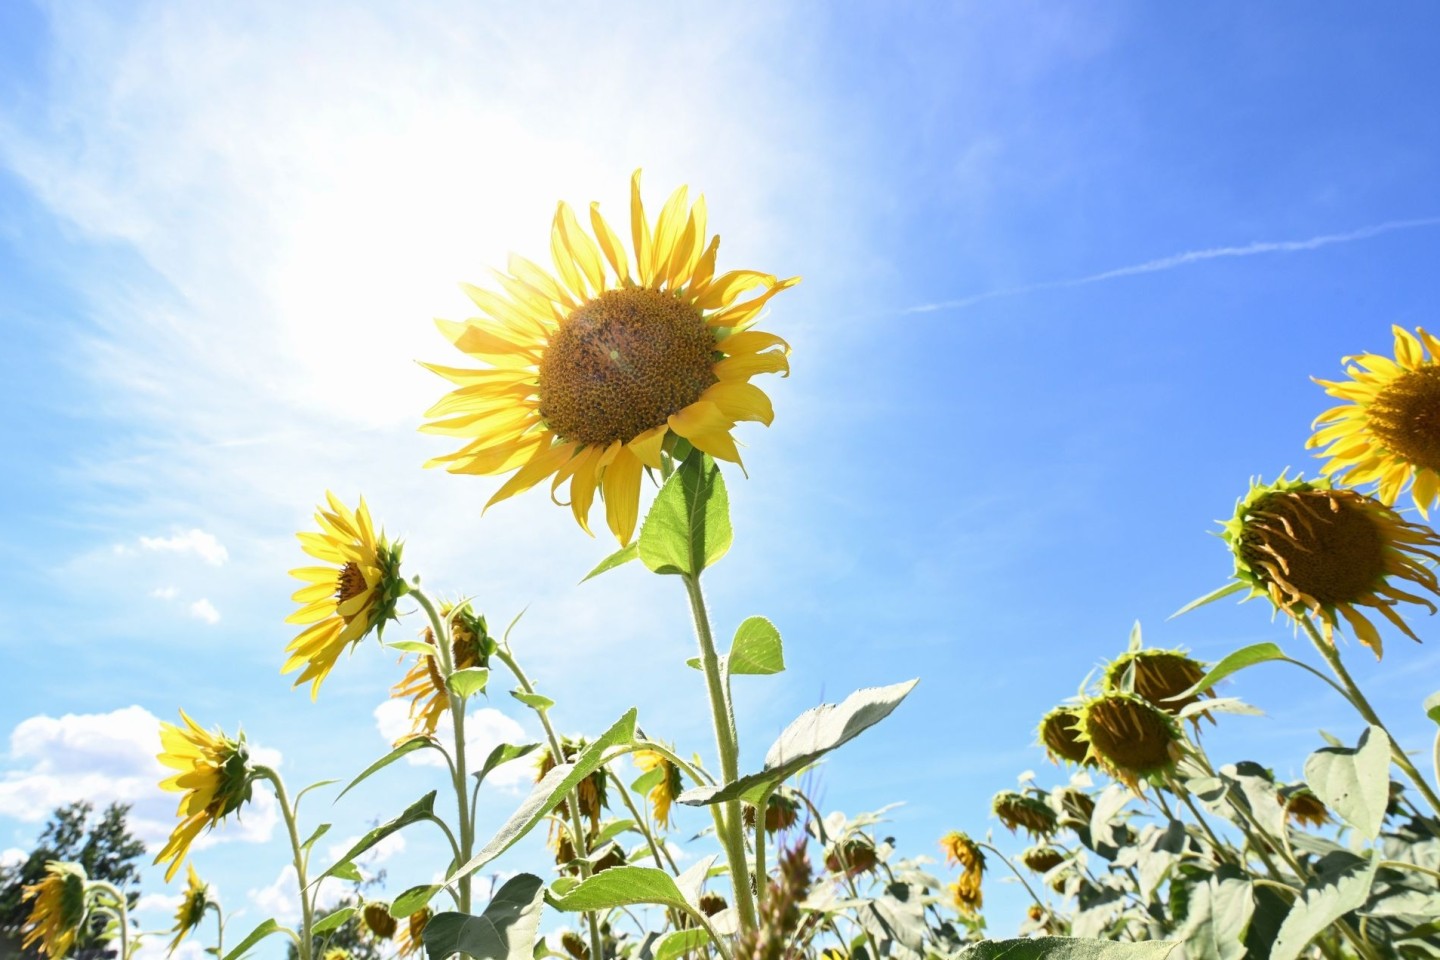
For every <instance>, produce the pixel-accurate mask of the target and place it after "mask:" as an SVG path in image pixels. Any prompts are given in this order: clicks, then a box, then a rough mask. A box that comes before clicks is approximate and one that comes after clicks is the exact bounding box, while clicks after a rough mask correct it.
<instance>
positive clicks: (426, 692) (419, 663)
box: [390, 604, 494, 740]
mask: <svg viewBox="0 0 1440 960" xmlns="http://www.w3.org/2000/svg"><path fill="white" fill-rule="evenodd" d="M440 612H441V614H442V615H443V616H444V617H445V618H447V619H449V621H450V657H451V660H450V662H451V663H452V664H453V665H454V667H455V669H456V670H466V669H469V668H470V667H484V666H487V665H488V663H489V656H490V653H491V651H492V650H493V644H494V641H493V640H491V639H490V635H489V633H487V632H486V629H485V618H484V617H477V616H475V614H474V612H473V611H472V610H471V609H470V605H469V604H465V605H463V606H461V607H460V609H459V610H452V608H451V607H450V605H448V604H443V605H442V606H441V608H440ZM421 638H422V639H423V640H424V641H425V642H426V643H428V644H430V646H432V647H433V646H434V645H435V632H434V631H433V630H431V629H430V628H429V627H426V628H425V631H424V633H423V634H422V635H421ZM390 697H391V699H393V700H405V699H409V700H410V701H411V703H410V733H409V734H407V735H406V736H405V737H404V738H403V739H406V740H409V739H410V738H411V737H417V736H424V737H429V736H433V735H434V734H435V728H436V727H437V726H439V724H440V718H441V717H443V716H444V715H445V712H446V711H447V710H449V709H450V691H449V690H448V689H447V688H446V686H445V678H444V677H442V676H441V675H440V664H439V662H438V661H437V659H436V657H435V656H434V654H428V653H422V654H420V655H419V656H417V657H416V659H415V662H414V663H413V664H411V665H410V669H409V670H408V671H406V673H405V676H404V678H402V679H401V681H400V682H399V683H397V684H395V686H393V687H391V688H390Z"/></svg>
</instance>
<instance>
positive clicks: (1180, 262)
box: [900, 217, 1440, 314]
mask: <svg viewBox="0 0 1440 960" xmlns="http://www.w3.org/2000/svg"><path fill="white" fill-rule="evenodd" d="M1437 226H1440V217H1418V218H1416V219H1413V220H1388V221H1386V222H1385V223H1377V224H1373V225H1371V226H1368V227H1361V228H1359V229H1358V230H1351V231H1349V232H1347V233H1323V234H1321V235H1319V236H1316V237H1310V238H1308V239H1305V240H1257V241H1254V242H1252V243H1246V244H1241V245H1239V246H1228V247H1209V248H1207V249H1204V250H1187V251H1186V252H1184V253H1176V254H1172V255H1170V256H1168V257H1160V258H1159V259H1156V260H1146V261H1145V262H1144V263H1135V264H1131V265H1130V266H1126V267H1116V268H1115V269H1113V270H1105V271H1103V272H1101V273H1092V274H1090V275H1088V276H1084V277H1071V278H1069V279H1066V280H1045V281H1041V282H1040V283H1027V284H1024V285H1022V286H1018V287H1005V288H1003V289H1000V290H987V291H985V292H984V293H976V294H972V295H971V296H968V297H960V298H958V299H955V300H940V301H938V302H935V303H922V304H918V305H916V306H913V307H907V308H905V309H904V310H902V311H900V312H901V313H902V314H912V313H936V312H938V311H942V310H964V309H966V308H967V307H973V306H975V305H977V304H981V303H985V302H986V301H989V300H1000V299H1004V298H1006V297H1018V296H1021V295H1022V294H1026V293H1036V292H1038V291H1041V290H1059V289H1064V288H1066V287H1083V286H1087V285H1089V284H1092V283H1103V282H1105V281H1106V280H1118V279H1120V278H1122V277H1133V276H1138V275H1140V274H1142V273H1160V272H1161V271H1164V270H1174V269H1176V268H1177V267H1186V266H1189V265H1190V264H1192V263H1201V262H1204V261H1206V260H1224V259H1231V258H1235V257H1254V256H1260V255H1262V254H1272V253H1300V252H1303V251H1306V250H1319V249H1320V248H1322V247H1331V246H1335V245H1337V244H1342V243H1354V242H1356V241H1357V240H1369V239H1370V238H1371V237H1378V236H1382V235H1384V234H1387V233H1395V232H1397V231H1400V230H1417V229H1420V228H1423V227H1437Z"/></svg>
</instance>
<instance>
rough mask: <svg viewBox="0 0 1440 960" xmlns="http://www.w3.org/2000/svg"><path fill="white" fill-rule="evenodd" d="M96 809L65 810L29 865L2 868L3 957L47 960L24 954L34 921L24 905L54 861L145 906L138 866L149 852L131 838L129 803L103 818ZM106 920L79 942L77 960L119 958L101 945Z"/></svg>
mask: <svg viewBox="0 0 1440 960" xmlns="http://www.w3.org/2000/svg"><path fill="white" fill-rule="evenodd" d="M94 812H95V807H94V805H93V804H91V803H90V802H89V801H87V800H78V801H76V802H75V803H71V804H67V805H65V806H63V807H59V808H58V809H56V811H55V812H54V813H53V814H52V815H51V817H50V822H49V823H47V824H46V825H45V828H44V829H43V830H41V831H40V836H39V838H38V839H37V840H36V842H35V849H34V851H32V852H31V854H30V856H29V857H27V858H26V859H25V861H24V862H23V863H19V864H16V865H14V866H11V867H0V956H4V957H8V956H15V957H21V958H24V960H43V956H42V954H40V953H39V952H37V951H34V950H30V951H22V950H21V949H20V939H21V937H20V928H21V927H22V926H23V925H24V923H25V919H26V917H28V916H29V915H30V904H29V903H26V902H25V900H24V890H25V887H27V886H29V885H30V884H33V883H37V882H38V881H39V880H40V879H41V878H42V877H43V876H44V875H45V864H46V863H47V862H49V861H51V860H68V861H70V862H72V863H78V864H80V865H81V866H83V867H84V868H85V872H86V874H87V875H89V877H90V879H92V880H105V881H107V882H109V883H112V884H114V885H115V887H116V888H118V889H119V890H121V891H122V892H123V893H125V895H126V898H127V899H128V900H129V902H130V906H132V907H133V906H134V905H135V902H136V901H137V900H139V898H140V893H139V891H138V890H136V889H127V888H133V887H136V886H138V884H139V881H140V870H139V868H138V867H137V866H136V865H135V861H136V859H137V858H139V857H140V855H141V854H143V853H144V852H145V844H143V843H141V842H140V841H139V840H138V839H136V838H135V836H134V835H133V834H131V833H130V831H129V829H128V828H127V827H126V825H125V815H126V814H127V813H129V812H130V805H129V804H127V803H112V804H110V805H109V806H108V807H106V808H105V812H104V813H103V814H101V815H100V816H99V817H98V818H96V817H93V816H92V815H93V814H94ZM104 926H105V918H103V917H96V918H94V919H93V920H92V921H91V923H90V929H89V931H88V932H87V933H85V934H83V935H82V936H81V937H80V939H79V940H78V941H77V942H76V949H75V954H74V955H75V957H76V958H77V960H111V958H113V957H115V956H116V954H117V953H118V951H117V950H115V949H114V948H113V947H112V946H110V945H108V944H105V943H102V942H100V940H99V939H98V934H99V932H100V931H101V930H102V929H104Z"/></svg>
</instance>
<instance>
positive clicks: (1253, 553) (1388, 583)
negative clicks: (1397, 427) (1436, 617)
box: [1221, 474, 1440, 657]
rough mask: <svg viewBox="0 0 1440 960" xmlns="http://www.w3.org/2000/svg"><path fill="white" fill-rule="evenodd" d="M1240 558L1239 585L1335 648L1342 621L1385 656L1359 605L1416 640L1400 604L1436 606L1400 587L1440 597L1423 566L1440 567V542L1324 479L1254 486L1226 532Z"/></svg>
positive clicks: (1237, 567) (1431, 574) (1431, 572)
mask: <svg viewBox="0 0 1440 960" xmlns="http://www.w3.org/2000/svg"><path fill="white" fill-rule="evenodd" d="M1221 537H1222V538H1223V539H1224V540H1225V542H1226V544H1228V545H1229V547H1230V550H1231V552H1232V553H1233V554H1234V556H1235V579H1236V580H1237V581H1239V582H1240V583H1242V584H1244V585H1247V586H1249V588H1250V593H1249V596H1265V597H1268V598H1269V599H1270V602H1271V603H1273V604H1274V605H1275V608H1276V609H1278V610H1283V611H1284V612H1285V613H1286V614H1288V615H1289V616H1290V617H1292V618H1294V619H1296V620H1297V621H1299V620H1300V619H1301V618H1304V617H1311V616H1313V617H1315V618H1317V619H1319V620H1320V622H1321V625H1322V627H1323V629H1324V634H1325V639H1326V640H1327V641H1330V642H1332V643H1333V642H1334V641H1333V631H1334V628H1335V627H1336V626H1337V625H1338V623H1339V621H1338V620H1337V617H1336V614H1337V613H1338V614H1339V616H1341V617H1344V618H1345V620H1346V621H1347V622H1348V623H1349V625H1350V628H1351V629H1352V630H1354V632H1355V636H1356V637H1357V638H1359V640H1360V641H1361V642H1362V643H1364V644H1366V645H1367V646H1369V647H1370V648H1371V649H1372V650H1374V651H1375V655H1376V656H1377V657H1378V656H1380V653H1381V641H1380V634H1379V632H1378V631H1377V630H1376V629H1375V625H1374V624H1373V623H1371V622H1370V620H1369V619H1368V618H1367V617H1366V615H1365V614H1364V613H1362V612H1361V610H1360V609H1359V608H1360V607H1369V608H1370V609H1372V610H1376V611H1379V613H1380V614H1381V615H1383V616H1384V617H1385V618H1386V619H1387V620H1389V621H1390V622H1391V623H1393V624H1395V626H1396V627H1398V628H1399V629H1400V630H1401V631H1402V632H1403V633H1405V635H1406V636H1408V637H1410V638H1411V639H1412V640H1415V641H1416V642H1417V643H1418V642H1419V639H1420V638H1419V637H1417V636H1415V633H1414V632H1413V631H1412V630H1411V629H1410V627H1409V625H1408V624H1406V623H1405V621H1404V619H1403V618H1402V617H1401V616H1400V614H1399V613H1398V612H1397V611H1396V609H1395V608H1396V606H1398V604H1399V602H1400V601H1402V600H1405V601H1410V602H1412V603H1418V604H1422V605H1424V606H1426V607H1428V608H1429V609H1430V612H1431V613H1432V614H1433V613H1434V612H1435V604H1434V603H1432V602H1431V601H1430V600H1428V599H1425V598H1423V597H1420V596H1416V595H1415V594H1413V593H1409V592H1406V591H1405V590H1402V589H1400V588H1399V587H1398V586H1396V585H1395V583H1394V581H1405V582H1406V583H1407V584H1409V585H1412V586H1413V587H1416V588H1420V589H1422V590H1425V591H1428V592H1429V593H1431V594H1437V595H1440V582H1437V580H1436V577H1435V572H1434V570H1432V569H1431V568H1430V567H1429V566H1427V565H1426V562H1425V561H1426V560H1431V561H1434V560H1440V553H1437V551H1440V537H1437V536H1436V534H1435V532H1434V531H1433V530H1430V529H1428V528H1426V527H1421V526H1418V525H1416V524H1413V523H1407V522H1406V521H1404V520H1402V519H1401V518H1400V515H1399V514H1397V513H1396V512H1395V511H1394V510H1392V509H1390V508H1389V507H1387V506H1385V505H1384V504H1383V503H1381V502H1380V501H1378V500H1376V499H1375V498H1373V497H1367V496H1364V495H1362V494H1359V493H1356V492H1355V491H1354V490H1346V489H1343V488H1336V487H1332V486H1331V485H1330V483H1329V481H1327V480H1312V481H1306V480H1301V479H1295V480H1288V479H1286V478H1285V476H1284V475H1283V474H1282V475H1281V476H1280V478H1279V479H1278V480H1276V481H1275V482H1274V483H1272V484H1260V483H1255V484H1253V485H1252V486H1251V488H1250V493H1249V495H1248V496H1246V497H1245V498H1244V499H1243V500H1241V501H1240V503H1239V505H1238V506H1237V507H1236V508H1235V516H1234V517H1233V518H1232V519H1231V520H1229V521H1228V522H1227V523H1226V524H1225V527H1224V530H1223V531H1222V532H1221Z"/></svg>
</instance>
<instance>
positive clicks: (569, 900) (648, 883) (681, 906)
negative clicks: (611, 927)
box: [551, 867, 692, 912]
mask: <svg viewBox="0 0 1440 960" xmlns="http://www.w3.org/2000/svg"><path fill="white" fill-rule="evenodd" d="M551 902H552V904H553V905H554V907H555V909H557V910H565V911H567V912H574V911H579V910H586V911H589V910H609V909H611V908H612V907H624V906H629V905H630V904H635V903H657V904H660V905H662V906H666V907H675V908H676V909H678V910H685V911H689V910H691V909H692V908H691V906H690V904H688V903H686V902H685V896H684V894H682V893H681V892H680V888H679V887H677V886H676V885H675V878H674V877H672V876H670V874H668V873H666V872H665V871H664V870H660V869H657V868H656V867H611V868H610V869H609V870H606V871H604V872H602V873H597V874H595V875H594V876H593V877H590V878H589V879H588V880H582V881H581V882H580V883H578V884H576V885H575V887H573V888H572V889H571V890H570V891H569V892H568V893H566V894H565V895H564V896H562V897H555V898H554V899H553V900H552V901H551Z"/></svg>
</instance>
